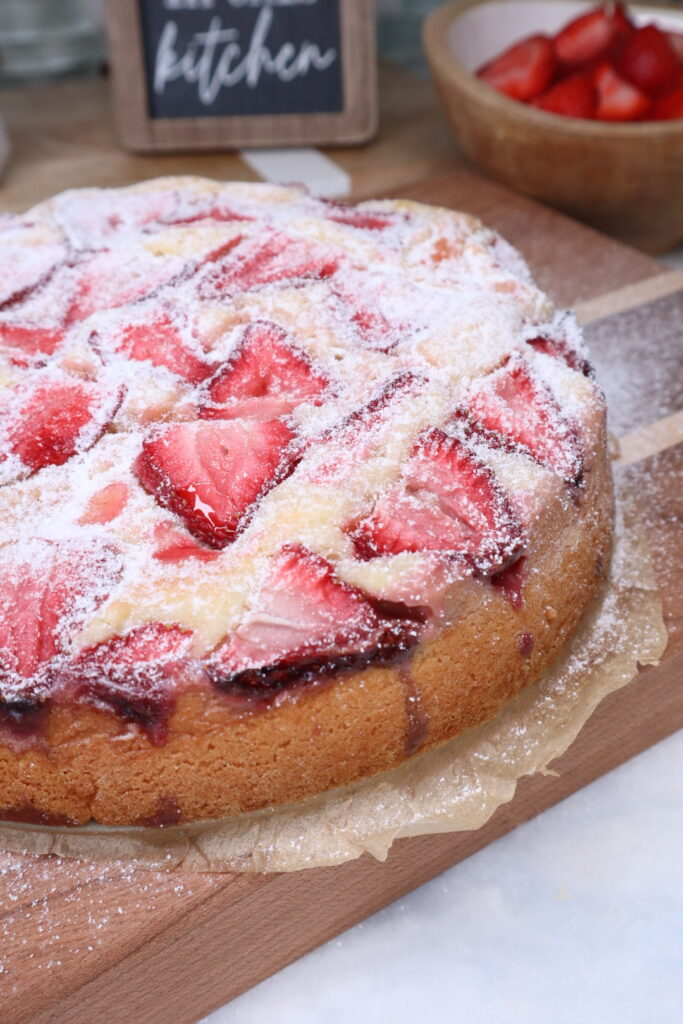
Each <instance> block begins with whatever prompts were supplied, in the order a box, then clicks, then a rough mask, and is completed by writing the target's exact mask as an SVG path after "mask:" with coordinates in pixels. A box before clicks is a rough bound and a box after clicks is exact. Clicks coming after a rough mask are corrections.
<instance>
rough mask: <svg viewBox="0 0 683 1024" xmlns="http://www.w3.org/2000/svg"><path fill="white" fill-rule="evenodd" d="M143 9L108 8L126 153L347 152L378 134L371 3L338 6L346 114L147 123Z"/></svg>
mask: <svg viewBox="0 0 683 1024" xmlns="http://www.w3.org/2000/svg"><path fill="white" fill-rule="evenodd" d="M140 2H141V0H107V3H106V15H107V31H108V35H109V52H110V62H111V73H112V86H113V101H114V116H115V121H116V127H117V131H118V135H119V138H120V140H121V143H122V144H123V146H124V147H125V148H126V149H130V150H133V151H137V152H155V151H170V150H216V149H235V148H238V147H249V146H254V147H256V146H284V145H290V146H291V145H320V144H332V145H349V144H352V143H359V142H365V141H367V140H368V139H369V138H371V137H372V135H374V133H375V132H376V130H377V80H376V79H377V72H376V63H377V62H376V51H375V26H374V5H373V4H371V3H368V2H367V0H339V17H340V44H341V62H342V67H341V79H342V93H343V104H344V105H343V109H342V110H341V111H339V112H324V113H291V114H258V115H245V116H241V115H238V116H216V117H213V116H201V117H152V116H151V115H150V111H149V100H148V93H147V77H146V70H145V56H144V41H143V34H142V33H143V28H142V18H141V8H140ZM171 13H172V12H171V11H169V15H170V14H171Z"/></svg>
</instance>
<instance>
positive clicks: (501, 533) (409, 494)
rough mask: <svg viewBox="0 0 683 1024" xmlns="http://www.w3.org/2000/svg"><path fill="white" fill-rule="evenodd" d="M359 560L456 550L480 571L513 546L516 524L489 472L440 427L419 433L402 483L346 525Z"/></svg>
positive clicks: (499, 561)
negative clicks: (362, 515) (359, 517)
mask: <svg viewBox="0 0 683 1024" xmlns="http://www.w3.org/2000/svg"><path fill="white" fill-rule="evenodd" d="M348 532H349V533H350V534H351V536H352V538H353V541H354V547H355V550H356V554H357V555H358V557H359V558H362V559H363V560H366V559H369V558H374V557H376V556H378V555H396V554H398V553H399V552H401V551H443V552H447V553H449V554H454V555H461V556H463V558H464V559H465V562H466V563H467V564H468V565H471V566H473V568H474V569H475V571H477V572H478V573H481V574H484V575H490V574H491V573H493V572H498V571H499V570H500V569H501V568H502V567H503V566H505V565H506V564H507V563H508V562H509V561H510V559H511V558H513V557H516V555H517V554H518V553H519V547H520V541H521V528H520V526H519V523H518V522H517V520H516V518H515V516H514V515H513V513H512V510H511V508H510V505H509V503H508V501H507V499H506V497H505V495H504V494H503V491H502V490H501V488H500V486H499V485H498V483H497V481H496V479H495V477H494V476H493V473H492V472H491V470H490V469H488V467H486V466H485V465H484V464H483V463H482V462H481V461H480V460H479V459H477V458H476V456H475V455H474V453H473V452H472V451H471V450H470V449H469V448H468V447H467V446H466V445H465V444H464V443H463V442H462V441H461V440H459V439H458V438H456V437H450V436H449V435H448V434H445V433H444V432H443V431H442V430H437V429H433V430H429V431H427V432H426V433H425V434H423V435H422V437H420V439H419V440H418V442H417V444H416V445H415V448H414V449H413V452H412V454H411V457H410V459H409V460H408V463H407V465H406V467H405V469H404V471H403V474H402V479H401V481H400V483H399V484H398V485H397V486H396V487H395V488H392V490H391V491H389V492H388V493H387V494H385V495H384V496H383V497H382V498H380V500H379V502H378V503H377V504H376V505H375V507H374V509H373V510H372V512H371V514H370V515H369V516H368V517H367V518H366V519H363V520H361V522H359V523H357V524H355V525H353V526H352V527H351V528H350V529H349V531H348Z"/></svg>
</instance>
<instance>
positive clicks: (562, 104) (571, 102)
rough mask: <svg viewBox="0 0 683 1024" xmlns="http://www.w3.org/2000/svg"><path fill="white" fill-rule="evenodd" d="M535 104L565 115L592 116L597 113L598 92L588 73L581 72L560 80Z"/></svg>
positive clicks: (543, 108)
mask: <svg viewBox="0 0 683 1024" xmlns="http://www.w3.org/2000/svg"><path fill="white" fill-rule="evenodd" d="M534 104H535V106H537V107H540V109H541V110H548V111H550V113H552V114H561V115H562V116H563V117H584V118H592V117H595V114H596V110H597V106H598V94H597V90H596V88H595V86H594V84H593V82H592V80H591V79H590V78H589V77H588V75H587V74H583V73H579V74H576V75H571V76H570V77H569V78H564V79H563V80H562V81H561V82H558V83H557V85H554V86H553V87H552V89H548V91H547V92H546V93H544V94H543V95H542V96H541V98H540V99H537V100H535V101H534Z"/></svg>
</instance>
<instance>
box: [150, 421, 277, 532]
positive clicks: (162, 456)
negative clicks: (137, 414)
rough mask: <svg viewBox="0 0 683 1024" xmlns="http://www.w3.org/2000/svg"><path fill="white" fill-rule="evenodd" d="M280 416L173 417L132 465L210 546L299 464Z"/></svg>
mask: <svg viewBox="0 0 683 1024" xmlns="http://www.w3.org/2000/svg"><path fill="white" fill-rule="evenodd" d="M293 442H294V434H293V432H292V430H291V429H290V428H289V427H288V426H287V424H286V423H284V422H283V421H282V420H277V419H276V420H264V421H257V420H244V419H235V420H216V421H211V422H210V421H207V420H199V421H194V422H190V423H173V424H171V425H170V426H166V427H162V428H160V429H158V430H155V431H153V432H152V433H151V434H150V436H149V437H148V438H147V439H146V440H145V441H144V443H143V446H142V452H141V453H140V455H139V457H138V459H137V461H136V463H135V472H136V473H137V476H138V479H139V481H140V483H141V484H142V486H143V487H144V488H145V490H147V491H149V493H150V494H152V495H154V497H155V498H156V500H157V501H158V502H159V504H160V505H162V506H163V507H164V508H168V509H170V510H171V511H172V512H175V514H176V515H178V516H180V518H181V519H182V520H183V522H184V523H185V526H186V527H187V529H188V530H189V531H190V533H191V534H192V535H193V536H194V537H196V538H197V539H198V540H200V541H203V542H204V543H205V544H208V545H209V546H210V547H213V548H223V547H225V546H226V545H227V544H231V543H232V542H233V541H234V540H235V538H236V537H237V535H238V533H239V532H240V531H241V530H242V529H243V528H244V526H246V524H247V522H248V521H249V518H250V516H251V514H252V512H253V509H254V505H255V503H256V502H257V501H258V500H259V499H260V498H261V497H263V495H264V494H266V493H267V492H268V491H269V490H270V489H271V488H272V487H274V486H275V484H277V483H278V482H279V481H281V480H283V479H284V477H285V476H287V475H288V474H289V473H290V472H291V471H292V470H293V469H294V466H295V464H296V459H297V456H296V451H295V446H294V444H293Z"/></svg>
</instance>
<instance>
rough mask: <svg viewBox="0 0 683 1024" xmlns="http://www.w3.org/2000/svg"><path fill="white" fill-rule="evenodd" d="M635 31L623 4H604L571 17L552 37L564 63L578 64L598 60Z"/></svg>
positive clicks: (559, 56) (577, 65)
mask: <svg viewBox="0 0 683 1024" xmlns="http://www.w3.org/2000/svg"><path fill="white" fill-rule="evenodd" d="M633 31H634V28H633V25H632V24H631V22H630V21H629V18H628V15H627V14H626V12H625V10H624V7H623V5H622V4H605V5H603V6H602V7H598V8H596V9H595V10H593V11H588V12H587V13H586V14H581V15H579V17H578V18H574V19H573V20H572V21H570V22H569V24H568V25H565V27H564V28H563V29H562V31H561V32H558V34H557V35H556V36H555V53H556V54H557V57H558V59H559V60H560V61H562V63H563V64H565V65H568V66H570V67H579V66H580V65H582V64H587V63H588V62H589V61H594V60H600V59H601V58H603V57H605V56H607V54H608V53H609V52H610V50H613V49H614V47H615V46H618V44H619V43H620V42H621V40H623V39H626V38H627V37H628V36H630V35H631V33H632V32H633Z"/></svg>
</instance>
